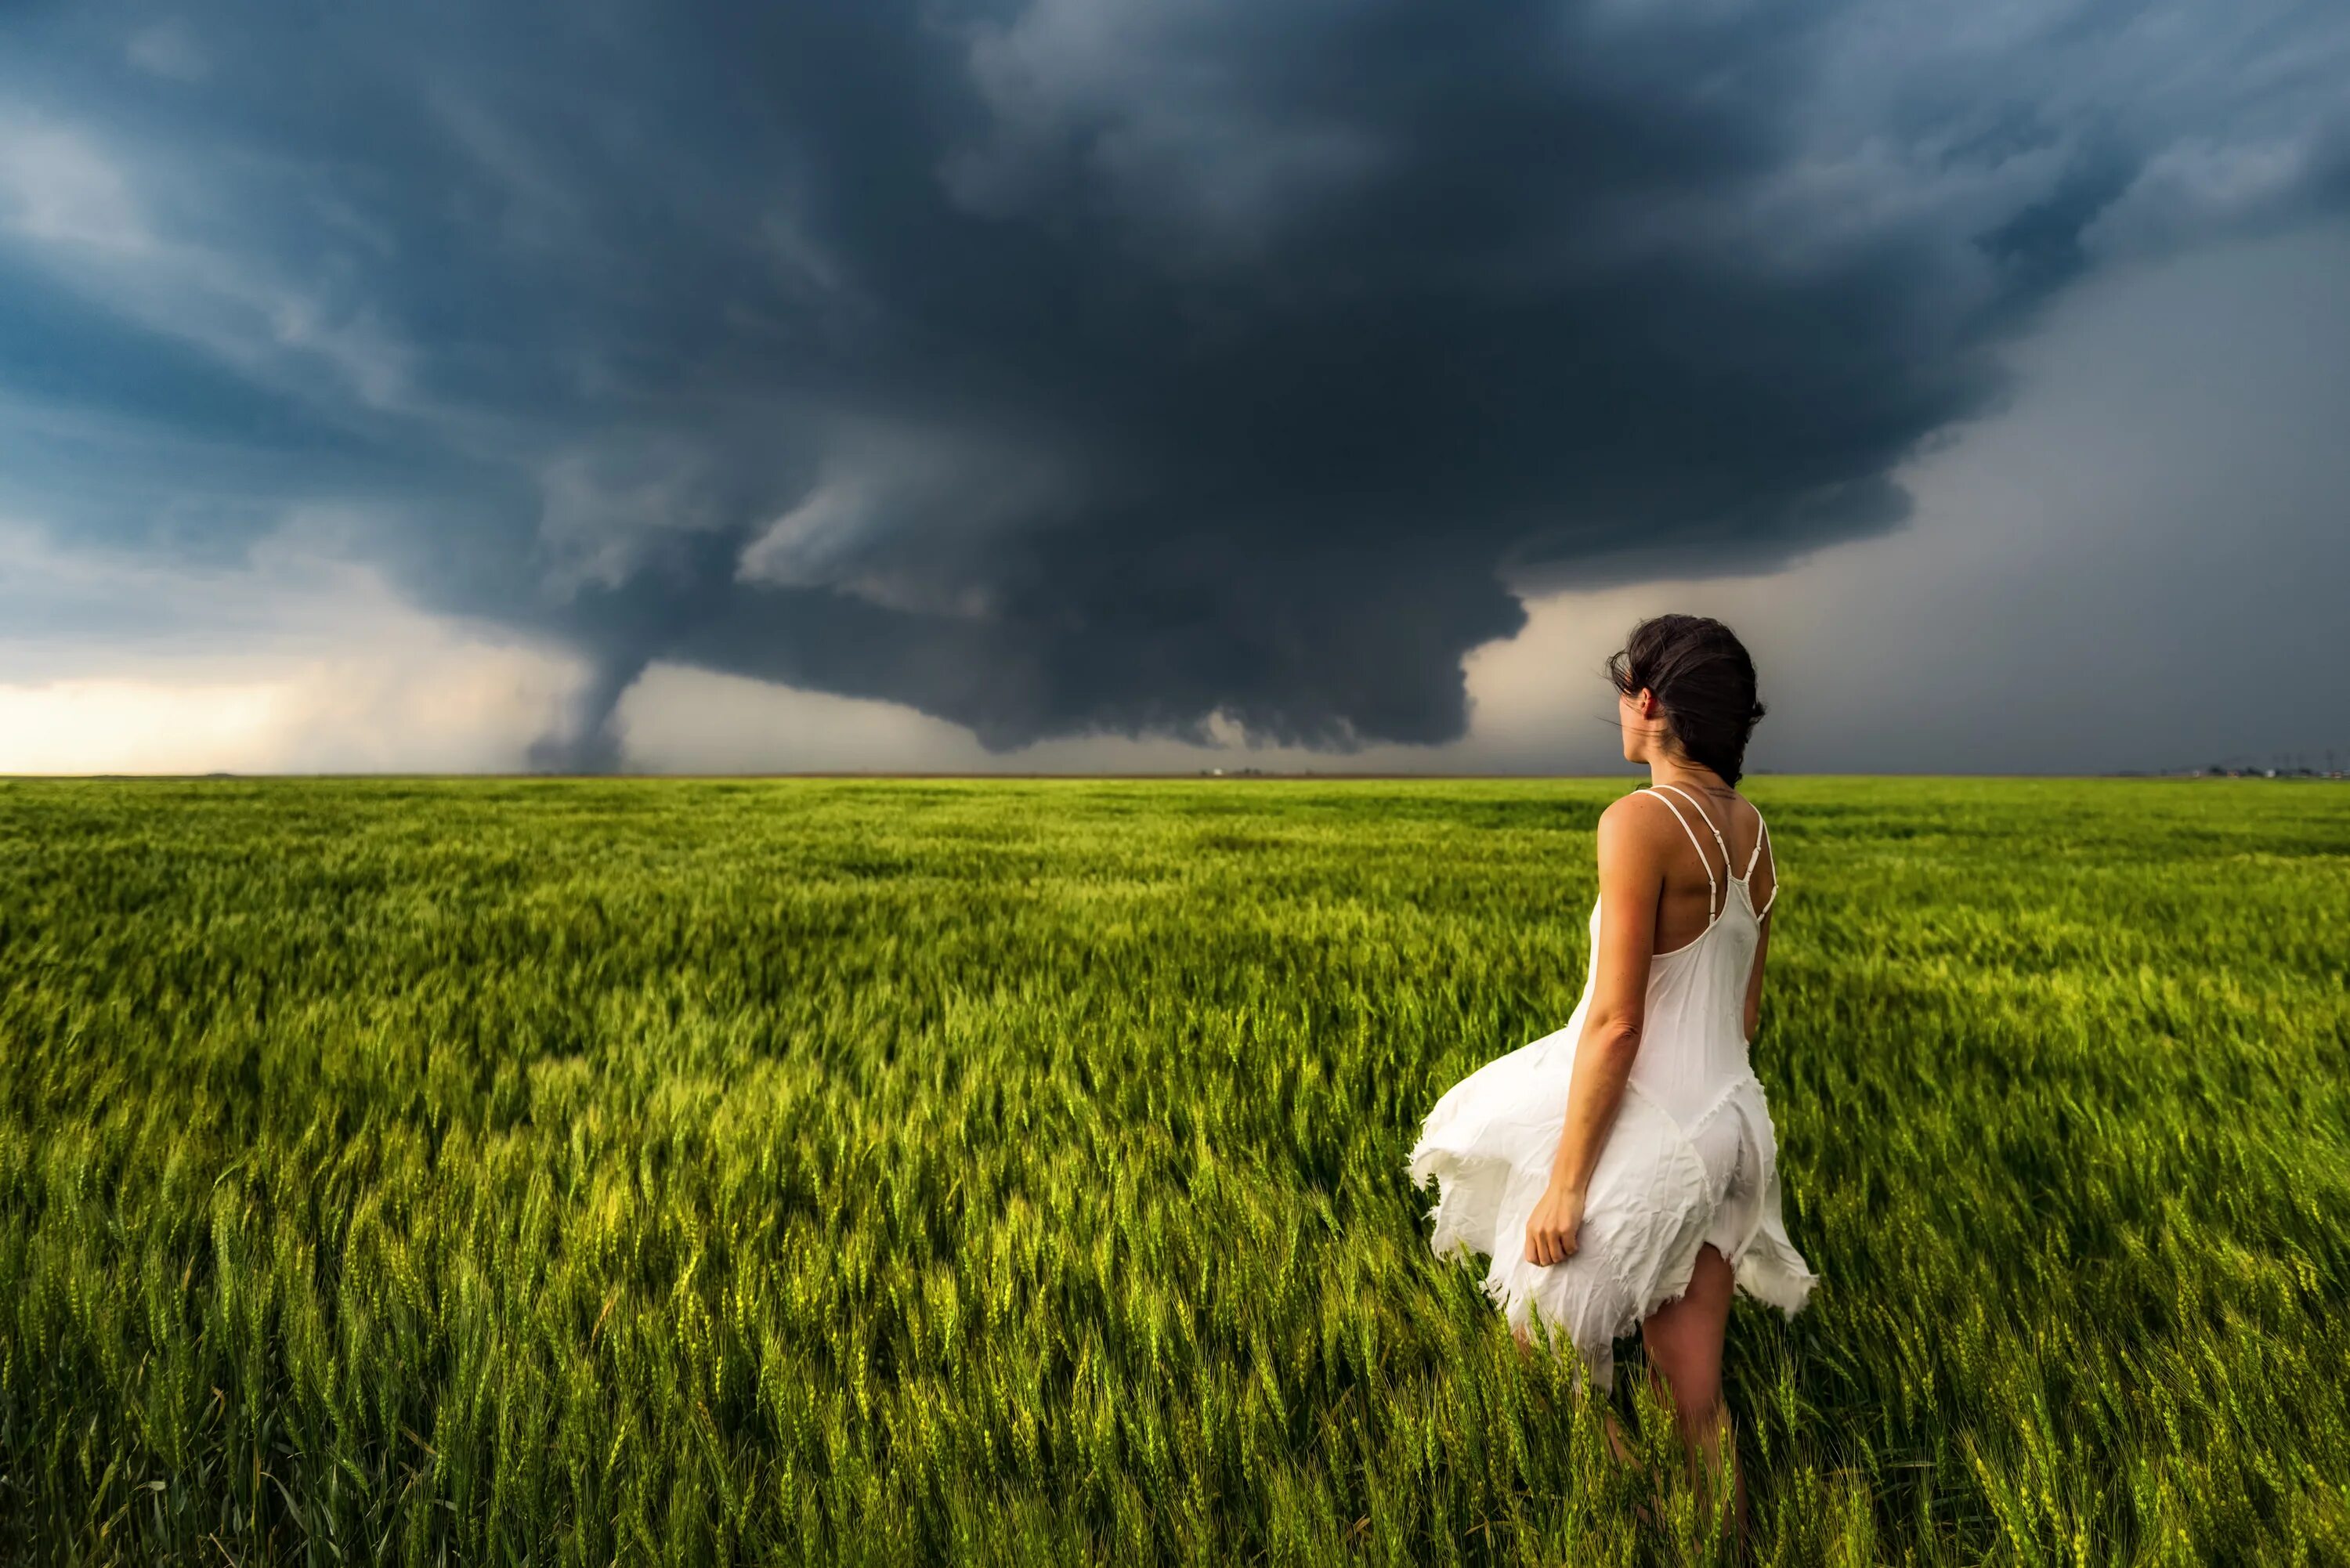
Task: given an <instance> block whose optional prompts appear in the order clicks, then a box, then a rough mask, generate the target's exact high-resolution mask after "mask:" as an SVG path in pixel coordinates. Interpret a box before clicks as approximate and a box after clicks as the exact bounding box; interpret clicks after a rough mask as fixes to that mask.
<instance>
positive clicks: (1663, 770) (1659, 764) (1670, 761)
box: [1648, 757, 1738, 794]
mask: <svg viewBox="0 0 2350 1568" xmlns="http://www.w3.org/2000/svg"><path fill="white" fill-rule="evenodd" d="M1658 784H1677V785H1679V787H1680V788H1682V789H1687V790H1702V791H1704V792H1705V793H1706V794H1737V793H1738V792H1737V791H1736V790H1733V789H1731V787H1730V785H1729V784H1725V783H1723V782H1722V777H1721V774H1718V773H1715V772H1714V771H1713V770H1712V769H1711V768H1706V767H1700V766H1699V765H1698V764H1697V763H1691V762H1683V761H1681V760H1680V759H1679V758H1676V757H1650V758H1649V759H1648V785H1649V787H1650V788H1652V789H1653V788H1655V787H1656V786H1657V785H1658Z"/></svg>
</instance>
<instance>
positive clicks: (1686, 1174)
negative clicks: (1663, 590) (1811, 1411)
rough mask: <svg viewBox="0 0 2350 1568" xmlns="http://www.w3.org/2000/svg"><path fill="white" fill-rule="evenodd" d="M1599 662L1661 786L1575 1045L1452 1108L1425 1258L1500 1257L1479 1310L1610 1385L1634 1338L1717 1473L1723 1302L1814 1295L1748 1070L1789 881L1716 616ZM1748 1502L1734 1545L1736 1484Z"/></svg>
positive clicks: (1729, 644) (1603, 830) (1674, 621)
mask: <svg viewBox="0 0 2350 1568" xmlns="http://www.w3.org/2000/svg"><path fill="white" fill-rule="evenodd" d="M1607 669H1608V675H1609V677H1610V679H1611V680H1613V681H1614V683H1615V685H1616V689H1617V694H1618V695H1617V719H1618V721H1619V722H1620V723H1621V725H1622V727H1623V736H1624V756H1625V758H1626V760H1627V761H1629V762H1636V763H1638V762H1645V763H1648V777H1649V782H1650V787H1649V788H1648V789H1646V790H1635V791H1633V792H1632V793H1631V794H1627V795H1625V796H1624V797H1623V798H1621V799H1619V800H1617V801H1616V802H1615V803H1614V804H1613V805H1609V806H1608V807H1607V810H1606V811H1604V812H1602V813H1601V814H1600V817H1599V833H1598V839H1599V897H1598V898H1597V900H1596V902H1595V904H1594V905H1593V908H1592V911H1591V942H1592V957H1591V963H1590V965H1589V967H1588V969H1587V971H1586V974H1585V976H1584V981H1583V997H1582V1000H1581V1001H1579V1002H1576V1003H1575V1012H1574V1014H1573V1016H1571V1017H1570V1018H1568V1020H1567V1021H1566V1026H1565V1028H1563V1029H1560V1030H1559V1031H1557V1032H1556V1033H1552V1034H1547V1035H1544V1037H1543V1038H1541V1039H1539V1040H1536V1041H1534V1043H1533V1044H1529V1045H1525V1046H1523V1047H1521V1048H1520V1049H1518V1050H1515V1051H1513V1052H1511V1053H1510V1054H1507V1055H1505V1056H1503V1057H1501V1058H1499V1059H1498V1060H1495V1061H1492V1062H1489V1063H1487V1064H1485V1065H1484V1066H1482V1067H1481V1068H1479V1069H1478V1070H1477V1071H1476V1072H1474V1073H1471V1075H1469V1076H1468V1077H1466V1078H1464V1079H1462V1080H1461V1082H1460V1083H1459V1084H1456V1085H1453V1087H1452V1088H1451V1089H1450V1090H1449V1091H1447V1092H1446V1094H1445V1095H1444V1096H1443V1097H1442V1098H1441V1099H1440V1100H1438V1101H1437V1103H1436V1108H1435V1109H1434V1110H1432V1111H1430V1113H1429V1116H1428V1121H1427V1124H1426V1126H1425V1127H1423V1128H1422V1131H1421V1135H1420V1138H1419V1143H1418V1145H1417V1146H1416V1147H1414V1148H1413V1149H1412V1151H1411V1156H1410V1160H1409V1171H1410V1173H1411V1177H1412V1179H1413V1181H1414V1183H1415V1184H1424V1183H1426V1182H1427V1181H1429V1180H1430V1179H1435V1180H1436V1181H1438V1182H1439V1183H1440V1195H1439V1197H1438V1199H1437V1203H1436V1206H1435V1208H1433V1209H1431V1210H1430V1211H1429V1217H1430V1219H1432V1220H1434V1221H1435V1231H1434V1234H1433V1235H1432V1236H1431V1238H1430V1246H1431V1247H1432V1248H1433V1249H1434V1250H1435V1251H1436V1254H1437V1255H1438V1256H1439V1257H1445V1256H1461V1257H1464V1258H1465V1257H1466V1255H1467V1254H1468V1253H1470V1252H1471V1251H1475V1252H1483V1253H1486V1254H1489V1255H1490V1256H1491V1258H1492V1266H1491V1267H1490V1269H1489V1270H1488V1271H1487V1272H1486V1275H1485V1278H1484V1281H1483V1286H1484V1290H1485V1293H1486V1294H1487V1295H1488V1296H1490V1297H1492V1299H1493V1300H1494V1301H1495V1302H1496V1303H1498V1304H1500V1305H1502V1306H1503V1308H1504V1309H1505V1311H1506V1314H1507V1317H1508V1321H1509V1324H1510V1326H1511V1329H1512V1331H1513V1334H1515V1336H1516V1338H1517V1340H1518V1343H1519V1345H1521V1346H1524V1345H1528V1344H1529V1335H1528V1330H1529V1327H1530V1319H1531V1318H1532V1317H1534V1315H1536V1314H1539V1315H1540V1317H1541V1318H1542V1319H1543V1320H1544V1322H1545V1323H1546V1324H1555V1325H1556V1326H1557V1327H1558V1328H1560V1329H1562V1330H1564V1331H1565V1334H1567V1335H1568V1336H1570V1337H1571V1338H1572V1339H1573V1341H1574V1344H1575V1348H1576V1350H1577V1351H1578V1352H1580V1354H1581V1356H1582V1359H1583V1361H1584V1363H1585V1364H1586V1366H1587V1367H1588V1369H1589V1372H1590V1375H1591V1377H1592V1379H1593V1381H1594V1382H1595V1383H1596V1386H1598V1387H1599V1389H1600V1390H1602V1391H1603V1392H1605V1391H1607V1390H1608V1389H1610V1388H1612V1387H1613V1386H1614V1381H1615V1355H1614V1350H1613V1342H1614V1341H1615V1340H1616V1339H1617V1338H1619V1337H1621V1336H1624V1335H1627V1334H1630V1333H1632V1332H1633V1331H1634V1330H1635V1329H1638V1331H1639V1333H1640V1335H1641V1338H1642V1340H1643V1341H1644V1342H1645V1344H1646V1345H1647V1349H1648V1364H1649V1367H1650V1370H1651V1376H1661V1377H1662V1379H1663V1381H1664V1383H1665V1385H1666V1389H1667V1392H1668V1393H1669V1397H1670V1398H1671V1400H1672V1403H1673V1407H1674V1409H1675V1411H1676V1412H1677V1414H1678V1416H1679V1422H1680V1428H1681V1432H1682V1435H1683V1437H1684V1438H1685V1439H1686V1441H1687V1442H1688V1444H1689V1446H1690V1455H1691V1459H1692V1462H1695V1461H1696V1460H1698V1459H1700V1458H1701V1459H1703V1460H1704V1461H1705V1462H1706V1463H1707V1466H1708V1468H1709V1469H1717V1468H1718V1467H1720V1466H1721V1465H1724V1464H1726V1463H1727V1462H1728V1460H1729V1459H1730V1456H1731V1443H1730V1417H1729V1412H1728V1410H1727V1409H1726V1408H1725V1407H1724V1406H1723V1404H1722V1400H1721V1341H1722V1330H1723V1327H1724V1325H1725V1324H1727V1322H1728V1320H1729V1316H1730V1301H1731V1293H1732V1291H1733V1289H1736V1290H1742V1291H1744V1292H1745V1293H1747V1294H1748V1295H1750V1296H1752V1297H1755V1298H1756V1299H1758V1300H1761V1301H1764V1302H1768V1303H1770V1304H1772V1305H1773V1306H1775V1307H1778V1308H1780V1309H1781V1310H1783V1312H1785V1313H1786V1314H1787V1315H1788V1316H1790V1317H1793V1316H1794V1314H1796V1313H1797V1312H1799V1311H1801V1310H1802V1309H1803V1306H1804V1302H1805V1300H1806V1299H1807V1298H1808V1297H1809V1295H1810V1294H1811V1291H1812V1287H1813V1285H1814V1283H1816V1276H1814V1274H1813V1273H1812V1272H1811V1270H1810V1269H1809V1268H1808V1267H1807V1266H1806V1265H1805V1264H1804V1260H1803V1258H1802V1257H1801V1256H1800V1255H1799V1254H1798V1253H1797V1252H1796V1251H1795V1249H1794V1245H1793V1243H1791V1242H1790V1241H1788V1239H1787V1232H1786V1230H1785V1228H1784V1226H1783V1224H1782V1223H1781V1220H1780V1217H1779V1185H1778V1182H1779V1177H1778V1145H1777V1139H1776V1137H1775V1136H1774V1134H1773V1128H1772V1125H1771V1113H1770V1110H1769V1108H1768V1106H1766V1105H1765V1103H1764V1100H1763V1085H1762V1084H1761V1083H1760V1082H1758V1081H1757V1080H1756V1078H1755V1076H1754V1075H1753V1072H1752V1069H1751V1068H1750V1066H1749V1065H1748V1061H1747V1049H1746V1044H1747V1041H1748V1040H1749V1039H1750V1038H1751V1037H1752V1034H1753V1033H1754V1026H1755V1020H1756V1017H1757V1014H1758V1012H1759V1011H1760V1008H1761V1006H1762V999H1763V954H1764V951H1765V950H1766V949H1767V947H1768V945H1769V941H1770V933H1771V927H1770V915H1771V907H1772V905H1773V903H1774V902H1775V901H1776V899H1777V898H1778V864H1777V859H1776V857H1774V856H1773V855H1770V854H1768V853H1766V850H1767V848H1768V834H1767V832H1766V830H1765V829H1764V827H1763V819H1762V814H1761V813H1759V812H1757V811H1756V810H1755V809H1754V807H1753V806H1752V805H1749V804H1748V803H1747V802H1746V801H1745V800H1744V799H1743V798H1742V796H1741V795H1740V794H1738V792H1737V790H1736V789H1735V788H1734V787H1733V786H1734V785H1735V784H1737V783H1738V778H1739V774H1740V771H1741V766H1742V762H1743V760H1744V756H1745V752H1746V741H1747V737H1748V736H1749V735H1750V734H1751V733H1752V732H1753V728H1754V722H1755V721H1756V720H1758V719H1760V718H1761V717H1762V716H1763V704H1762V703H1761V702H1759V701H1756V700H1755V691H1754V662H1753V660H1752V659H1750V658H1749V657H1748V656H1747V652H1746V649H1745V648H1744V647H1743V646H1742V644H1741V643H1740V642H1739V640H1738V639H1737V637H1736V636H1734V635H1733V634H1732V633H1731V629H1730V628H1728V627H1726V626H1723V625H1722V624H1721V622H1720V621H1715V620H1707V619H1702V618H1698V617H1695V616H1685V615H1668V616H1659V617H1657V618H1654V619H1652V620H1646V621H1643V622H1641V623H1640V624H1639V625H1638V627H1636V628H1633V631H1632V635H1631V637H1630V638H1629V639H1627V642H1626V645H1625V647H1624V649H1623V651H1621V652H1619V653H1617V654H1616V655H1615V656H1614V657H1612V658H1611V659H1609V660H1608V661H1607ZM1700 829H1702V830H1703V831H1702V832H1700ZM1741 866H1742V867H1744V869H1743V870H1742V871H1741V870H1737V869H1735V868H1736V867H1741ZM1758 866H1759V869H1758ZM1609 1423H1610V1424H1609V1428H1608V1430H1609V1437H1610V1438H1611V1440H1614V1441H1615V1442H1616V1443H1617V1451H1618V1452H1619V1453H1625V1452H1626V1451H1627V1450H1626V1449H1625V1448H1624V1446H1623V1442H1622V1439H1621V1437H1620V1435H1619V1434H1618V1433H1617V1430H1616V1428H1615V1426H1614V1417H1613V1416H1612V1414H1611V1415H1610V1416H1609ZM1735 1498H1736V1517H1737V1520H1738V1521H1739V1525H1740V1528H1741V1529H1743V1526H1744V1521H1745V1516H1746V1499H1745V1487H1744V1484H1743V1480H1742V1479H1741V1480H1740V1481H1739V1484H1738V1485H1737V1488H1736V1491H1735Z"/></svg>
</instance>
